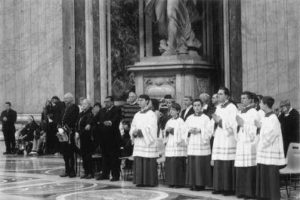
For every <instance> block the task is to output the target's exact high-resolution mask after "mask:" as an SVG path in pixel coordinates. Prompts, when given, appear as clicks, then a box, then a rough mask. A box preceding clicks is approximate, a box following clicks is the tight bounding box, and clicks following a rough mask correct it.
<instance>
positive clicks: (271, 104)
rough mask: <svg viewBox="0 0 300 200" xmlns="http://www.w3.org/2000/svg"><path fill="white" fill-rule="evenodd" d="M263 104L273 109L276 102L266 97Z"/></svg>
mask: <svg viewBox="0 0 300 200" xmlns="http://www.w3.org/2000/svg"><path fill="white" fill-rule="evenodd" d="M261 101H262V103H263V104H265V105H267V106H268V107H269V108H270V109H271V108H272V107H273V105H274V103H275V100H274V99H273V97H270V96H265V97H263V98H262V100H261Z"/></svg>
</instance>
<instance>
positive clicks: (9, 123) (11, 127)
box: [0, 109, 17, 132]
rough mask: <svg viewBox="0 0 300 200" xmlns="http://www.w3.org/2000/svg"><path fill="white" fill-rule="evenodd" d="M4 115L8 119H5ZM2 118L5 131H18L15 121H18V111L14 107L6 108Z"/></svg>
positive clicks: (0, 118) (0, 117)
mask: <svg viewBox="0 0 300 200" xmlns="http://www.w3.org/2000/svg"><path fill="white" fill-rule="evenodd" d="M4 117H6V118H7V120H6V121H4V120H3V118H4ZM0 120H1V122H2V130H3V131H4V132H8V131H11V132H15V131H16V128H15V123H16V121H17V112H16V111H14V110H13V109H9V110H4V111H3V112H2V113H1V116H0Z"/></svg>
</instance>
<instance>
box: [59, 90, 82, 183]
mask: <svg viewBox="0 0 300 200" xmlns="http://www.w3.org/2000/svg"><path fill="white" fill-rule="evenodd" d="M64 102H65V105H66V109H65V112H64V115H63V118H62V123H61V124H62V127H65V128H64V129H65V131H66V132H67V134H68V141H64V142H61V150H62V154H63V158H64V161H65V173H64V174H62V175H60V176H61V177H66V176H69V177H70V178H73V177H75V176H76V174H75V169H74V165H75V140H74V134H75V126H76V122H77V119H78V116H79V107H78V106H77V105H75V103H74V96H73V95H72V94H71V93H67V94H65V95H64ZM66 129H67V130H66Z"/></svg>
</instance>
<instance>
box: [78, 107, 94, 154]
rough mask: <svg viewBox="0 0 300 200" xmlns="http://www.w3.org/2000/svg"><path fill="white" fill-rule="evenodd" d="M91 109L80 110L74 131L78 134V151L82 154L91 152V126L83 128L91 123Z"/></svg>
mask: <svg viewBox="0 0 300 200" xmlns="http://www.w3.org/2000/svg"><path fill="white" fill-rule="evenodd" d="M92 119H93V114H92V109H91V108H90V109H88V110H86V111H82V112H81V113H79V117H78V121H77V125H76V131H77V132H78V133H79V135H80V152H81V153H82V154H89V153H92V152H93V149H94V148H93V143H92V128H91V129H90V130H85V127H86V126H87V125H90V126H91V125H92Z"/></svg>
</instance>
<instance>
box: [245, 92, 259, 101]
mask: <svg viewBox="0 0 300 200" xmlns="http://www.w3.org/2000/svg"><path fill="white" fill-rule="evenodd" d="M242 95H247V97H248V99H252V100H253V99H254V97H255V96H256V95H255V94H254V93H252V92H249V91H244V92H242Z"/></svg>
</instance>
